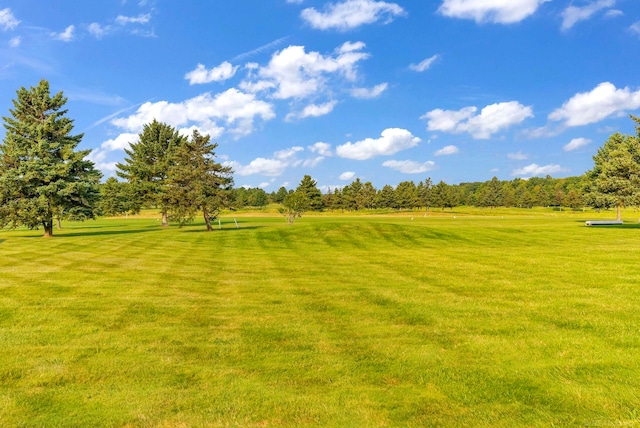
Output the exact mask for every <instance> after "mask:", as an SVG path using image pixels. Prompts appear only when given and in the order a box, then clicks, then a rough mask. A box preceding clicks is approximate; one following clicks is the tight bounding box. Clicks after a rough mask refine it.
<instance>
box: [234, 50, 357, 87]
mask: <svg viewBox="0 0 640 428" xmlns="http://www.w3.org/2000/svg"><path fill="white" fill-rule="evenodd" d="M364 47H365V44H364V43H362V42H355V43H351V42H346V43H344V44H343V45H341V46H340V47H338V48H337V49H336V50H335V52H334V55H322V54H321V53H319V52H305V48H304V46H289V47H287V48H285V49H283V50H281V51H279V52H276V53H274V54H273V56H272V57H271V60H270V61H269V64H268V65H267V66H265V67H259V68H258V70H257V76H256V77H257V79H255V78H254V79H252V78H251V76H250V78H249V79H248V80H246V81H245V82H243V84H242V85H243V86H242V87H243V88H245V89H246V90H249V89H253V91H254V92H258V91H260V90H269V89H273V93H272V96H273V97H274V98H276V99H290V98H294V99H302V98H306V97H309V96H314V95H318V94H320V93H322V92H323V91H324V90H325V89H326V85H327V83H328V81H329V79H330V77H331V76H336V75H339V76H343V77H344V78H346V79H347V80H349V81H353V80H355V79H356V77H357V70H356V67H357V64H358V62H360V61H362V60H364V59H367V58H369V54H367V53H365V52H362V50H363V49H364Z"/></svg>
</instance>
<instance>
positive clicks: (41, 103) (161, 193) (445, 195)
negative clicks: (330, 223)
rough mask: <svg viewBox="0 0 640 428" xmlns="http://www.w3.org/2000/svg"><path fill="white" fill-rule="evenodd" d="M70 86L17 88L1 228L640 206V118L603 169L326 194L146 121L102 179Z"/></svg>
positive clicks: (47, 232)
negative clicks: (241, 164) (247, 177)
mask: <svg viewBox="0 0 640 428" xmlns="http://www.w3.org/2000/svg"><path fill="white" fill-rule="evenodd" d="M66 102H67V98H65V97H64V95H63V93H62V92H59V93H57V94H55V95H51V93H50V89H49V83H48V82H47V81H46V80H42V81H40V83H39V84H38V86H36V87H31V88H29V89H25V88H24V87H23V88H21V89H20V90H18V91H17V98H16V99H15V100H13V107H14V108H13V109H10V110H9V112H10V116H9V117H3V120H4V127H5V137H4V141H3V143H2V144H0V227H13V228H15V227H18V226H27V227H29V228H39V227H43V229H44V236H52V235H53V228H54V221H55V220H57V223H58V225H60V221H61V220H63V219H67V220H85V219H91V218H95V217H96V216H98V215H107V216H113V215H122V214H126V213H138V212H139V211H140V210H141V209H142V208H145V207H153V208H157V209H158V210H159V211H160V213H161V216H162V224H163V226H166V225H168V223H169V221H173V222H177V223H178V224H180V225H183V224H185V223H187V222H190V221H193V220H194V218H195V217H196V216H198V215H201V216H202V218H203V219H204V222H205V225H206V228H207V230H212V226H211V222H212V220H213V219H215V218H216V217H217V216H219V214H220V212H221V210H223V209H240V208H244V207H263V206H265V205H267V204H269V203H276V204H280V208H279V211H280V213H281V214H282V215H283V216H284V217H285V218H286V219H287V221H288V222H290V223H293V222H294V221H295V219H296V218H298V217H300V216H301V215H302V214H303V213H304V212H306V211H323V210H331V211H363V210H374V209H387V210H388V209H393V210H416V209H424V210H425V211H428V210H430V209H441V210H445V209H453V208H454V207H457V206H460V205H466V206H477V207H484V208H488V209H492V208H496V207H519V208H532V207H534V206H543V207H550V206H554V207H560V208H562V207H567V208H570V209H580V208H583V207H586V206H590V207H594V208H596V209H609V208H616V209H617V217H618V219H620V210H621V208H622V207H624V206H637V205H640V119H639V118H637V117H634V116H631V118H632V120H634V121H635V122H636V135H624V134H620V133H615V134H613V135H611V136H610V137H609V139H608V140H607V141H606V142H605V144H604V145H603V146H602V147H601V148H600V149H599V150H598V153H597V154H596V156H594V168H593V169H592V170H590V171H588V172H587V173H585V174H584V175H582V176H580V177H568V178H558V179H556V178H552V177H550V176H546V177H544V178H540V177H532V178H529V179H526V180H524V179H520V178H516V179H514V180H499V179H498V178H497V177H493V178H492V179H491V180H488V181H486V182H474V183H460V184H455V185H452V184H447V183H445V182H443V181H440V182H438V183H435V184H434V183H433V182H432V180H431V178H426V179H425V180H423V181H420V182H418V183H417V184H416V183H415V182H414V181H403V182H401V183H399V184H398V185H397V186H395V187H394V186H391V185H384V186H383V187H382V188H380V189H377V188H375V187H374V186H373V184H372V183H371V182H370V181H367V182H362V181H361V180H360V179H359V178H357V179H355V180H354V181H353V182H351V183H350V184H348V185H345V186H343V187H335V188H333V189H328V190H327V191H326V192H325V193H322V192H321V191H320V190H319V189H318V186H317V182H316V180H314V179H313V178H312V177H311V176H309V175H305V176H304V177H303V178H302V180H301V181H300V183H299V184H298V186H297V187H296V188H295V189H286V188H285V187H280V188H279V189H278V190H277V191H274V192H271V193H270V194H267V193H266V192H265V191H264V190H263V189H259V188H242V187H241V188H234V187H233V171H232V170H231V168H230V167H228V166H225V165H223V164H221V163H219V162H217V161H216V158H215V149H216V148H217V144H216V143H212V142H211V141H210V137H209V136H208V135H201V134H200V133H199V132H198V131H193V133H192V135H190V136H189V137H187V136H184V135H181V134H180V133H179V132H178V131H177V130H176V129H175V128H173V127H171V126H170V125H168V124H165V123H161V122H158V121H156V120H154V121H153V122H151V123H149V124H146V125H144V127H143V130H142V132H141V133H140V134H139V135H138V141H136V142H132V143H131V145H130V148H128V149H125V154H126V157H125V159H124V161H123V162H121V163H118V164H117V176H118V177H119V178H120V179H122V181H120V180H118V179H116V178H115V177H110V178H109V179H107V180H106V181H105V182H104V183H100V180H101V178H102V175H101V173H100V172H99V171H98V170H97V169H96V168H95V165H94V163H93V162H91V161H90V160H88V159H87V156H88V155H89V153H90V150H76V149H77V146H78V144H79V143H80V142H81V140H82V137H83V135H82V134H78V135H73V133H72V131H73V120H71V119H69V118H67V117H66V113H67V110H64V109H63V107H64V105H65V104H66Z"/></svg>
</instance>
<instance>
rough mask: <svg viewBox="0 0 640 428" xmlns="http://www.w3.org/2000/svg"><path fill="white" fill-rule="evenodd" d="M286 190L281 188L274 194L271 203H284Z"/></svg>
mask: <svg viewBox="0 0 640 428" xmlns="http://www.w3.org/2000/svg"><path fill="white" fill-rule="evenodd" d="M288 193H289V192H287V189H286V188H285V187H284V186H281V187H280V188H279V189H278V191H277V192H276V194H275V198H273V202H277V203H279V204H281V203H282V202H283V201H284V198H286V197H287V194H288Z"/></svg>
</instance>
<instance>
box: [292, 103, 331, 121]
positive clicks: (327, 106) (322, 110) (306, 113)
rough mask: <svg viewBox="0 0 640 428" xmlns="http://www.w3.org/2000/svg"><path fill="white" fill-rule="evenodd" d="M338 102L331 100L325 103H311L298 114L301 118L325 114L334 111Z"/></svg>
mask: <svg viewBox="0 0 640 428" xmlns="http://www.w3.org/2000/svg"><path fill="white" fill-rule="evenodd" d="M336 104H338V103H337V102H336V101H329V102H327V103H324V104H309V105H308V106H306V107H305V108H304V109H303V110H302V111H301V112H300V113H299V114H298V115H297V116H298V117H299V118H301V119H304V118H305V117H320V116H325V115H327V114H329V113H331V112H332V111H333V109H334V108H335V106H336Z"/></svg>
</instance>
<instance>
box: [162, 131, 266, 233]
mask: <svg viewBox="0 0 640 428" xmlns="http://www.w3.org/2000/svg"><path fill="white" fill-rule="evenodd" d="M216 147H218V145H217V144H215V143H211V142H210V137H209V136H208V135H201V134H200V133H199V132H198V131H193V135H192V136H191V139H189V140H186V141H184V142H183V144H181V145H178V146H176V148H175V150H174V152H173V156H172V161H171V162H170V166H169V168H168V170H167V178H166V180H165V183H164V185H163V189H162V193H161V195H162V196H161V201H162V206H163V207H166V209H167V212H168V213H169V214H170V217H171V219H172V220H175V221H177V222H178V223H180V225H183V224H185V223H186V222H190V221H193V219H194V217H195V215H196V212H198V211H200V212H201V213H202V216H203V218H204V221H205V224H206V227H207V231H211V230H213V227H212V226H211V220H212V219H215V218H217V217H218V215H219V214H220V210H221V209H222V208H223V207H224V206H226V205H228V199H229V195H228V194H229V192H228V188H229V187H230V186H231V184H232V183H233V178H232V177H231V173H232V171H231V167H228V166H223V165H221V164H220V163H218V162H216V161H215V149H216ZM265 196H266V195H265Z"/></svg>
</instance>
